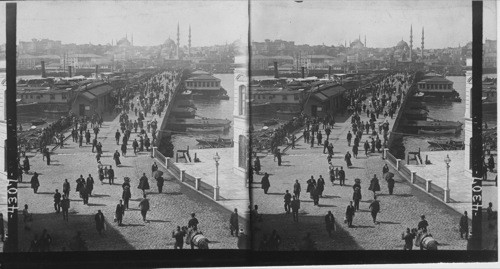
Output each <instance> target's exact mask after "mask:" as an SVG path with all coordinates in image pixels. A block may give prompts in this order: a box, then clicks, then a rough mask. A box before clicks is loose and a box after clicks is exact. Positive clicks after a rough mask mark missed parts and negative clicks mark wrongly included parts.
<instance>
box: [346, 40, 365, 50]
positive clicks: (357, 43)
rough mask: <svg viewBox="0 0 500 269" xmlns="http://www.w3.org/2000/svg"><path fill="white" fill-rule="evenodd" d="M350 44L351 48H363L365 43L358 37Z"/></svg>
mask: <svg viewBox="0 0 500 269" xmlns="http://www.w3.org/2000/svg"><path fill="white" fill-rule="evenodd" d="M350 46H351V48H363V47H364V46H365V45H364V44H363V42H361V41H360V40H359V39H356V40H354V41H353V42H351V45H350Z"/></svg>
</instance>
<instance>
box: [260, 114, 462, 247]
mask: <svg viewBox="0 0 500 269" xmlns="http://www.w3.org/2000/svg"><path fill="white" fill-rule="evenodd" d="M362 114H363V113H362ZM361 116H362V117H361V120H362V121H366V120H367V117H366V113H365V114H364V115H361ZM336 120H337V122H338V123H336V125H335V127H334V128H333V129H332V134H331V135H330V141H331V142H332V143H333V145H334V156H333V159H332V163H333V164H334V165H339V166H343V167H344V170H346V178H347V180H346V184H347V185H345V186H342V187H341V186H339V185H338V182H336V183H337V184H335V186H332V184H331V183H330V181H329V180H328V178H329V173H328V163H327V160H326V157H327V155H326V154H323V153H322V152H323V146H321V147H320V146H316V145H315V146H314V147H313V148H310V145H307V144H304V142H303V139H302V138H301V139H299V142H298V143H297V145H296V148H295V149H288V150H287V151H286V153H285V154H284V155H283V158H282V159H283V163H282V165H281V166H278V165H277V162H274V161H273V157H272V155H267V156H260V157H262V158H261V166H262V171H261V173H263V172H267V173H268V174H269V175H270V183H271V187H270V189H269V192H268V194H267V195H266V194H264V192H263V190H262V189H261V185H260V178H261V177H262V175H260V176H256V179H255V180H254V181H255V183H254V184H252V201H253V204H256V205H258V206H259V213H260V214H262V216H263V222H260V223H258V227H257V228H258V230H257V231H256V232H255V233H254V247H255V248H256V247H258V244H259V242H260V241H261V238H262V236H263V234H268V235H269V234H270V233H271V231H272V229H276V230H277V232H278V234H279V235H280V236H281V238H282V240H283V242H282V245H281V247H280V249H283V250H291V249H297V248H298V244H299V243H300V240H301V239H302V238H303V237H304V236H305V235H306V233H308V232H310V233H311V235H312V238H313V240H315V241H316V244H317V247H318V249H319V250H353V249H365V250H398V249H403V245H404V241H403V240H402V239H401V234H402V233H403V232H404V231H405V230H406V228H407V227H409V228H414V227H415V228H416V226H417V224H418V222H419V221H420V215H422V214H424V215H426V219H427V220H428V222H429V224H430V226H429V231H430V232H431V233H432V234H433V235H434V237H435V238H436V240H437V241H438V242H439V243H440V249H446V250H463V249H465V248H466V245H467V242H466V241H465V240H464V239H461V238H460V234H459V231H458V222H459V219H460V214H459V213H457V212H456V211H455V210H453V209H451V208H450V207H448V206H446V205H444V204H442V203H441V202H438V201H437V200H436V199H435V198H433V197H430V196H429V195H427V194H426V193H424V192H422V191H421V190H419V189H416V188H415V187H413V186H411V184H409V183H408V182H406V181H405V180H403V179H401V178H400V177H399V175H398V174H397V173H396V172H395V171H394V169H392V168H391V172H393V173H394V174H395V177H394V178H395V180H396V185H395V188H394V194H393V195H389V194H388V190H387V184H386V182H385V180H382V178H383V177H382V167H383V165H384V164H385V161H384V160H382V158H381V153H375V154H370V156H369V157H365V156H364V150H360V153H359V156H358V158H357V159H355V158H353V159H352V163H353V167H352V168H351V169H346V166H345V162H344V155H345V153H346V152H347V151H351V148H350V147H348V146H347V139H346V135H347V131H348V130H350V127H351V126H350V118H349V119H338V117H337V116H336ZM391 126H392V123H391ZM367 136H368V135H366V134H365V135H363V138H362V140H361V141H364V140H365V139H367ZM374 174H376V175H377V177H378V178H379V180H380V185H381V192H379V194H378V195H377V198H378V200H379V201H380V204H381V211H380V213H379V215H378V217H377V221H379V222H380V224H374V223H373V221H372V218H371V214H370V212H369V209H368V206H369V204H370V203H371V202H372V199H373V194H372V192H371V191H368V186H369V182H370V179H371V178H372V177H373V175H374ZM311 175H313V176H314V178H315V179H317V178H318V177H319V175H322V176H323V178H325V182H326V185H325V190H324V192H323V198H321V199H320V201H319V206H314V205H313V203H312V200H311V199H310V197H309V193H306V192H305V190H306V187H307V184H306V181H307V179H308V178H310V177H311ZM354 178H360V179H361V187H362V195H363V198H362V200H361V202H360V211H358V212H356V215H355V217H354V221H353V224H354V226H355V228H348V227H347V225H346V224H344V223H343V219H344V216H345V210H346V207H347V205H348V204H349V201H351V199H352V193H353V191H352V185H353V183H354ZM296 179H298V180H299V182H300V184H301V187H302V192H301V194H300V198H301V209H300V210H299V222H298V223H295V222H293V220H292V216H291V214H290V215H287V214H285V211H284V207H283V204H284V203H283V196H284V193H285V190H289V191H290V192H292V191H293V184H294V182H295V180H296ZM329 210H331V211H332V213H333V215H334V216H335V220H336V227H337V231H336V232H335V233H334V235H333V238H329V237H328V233H327V232H326V229H325V222H324V216H325V215H326V214H327V212H328V211H329Z"/></svg>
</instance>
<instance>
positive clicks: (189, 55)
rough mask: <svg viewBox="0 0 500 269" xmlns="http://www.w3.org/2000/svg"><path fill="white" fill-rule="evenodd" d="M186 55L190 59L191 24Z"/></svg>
mask: <svg viewBox="0 0 500 269" xmlns="http://www.w3.org/2000/svg"><path fill="white" fill-rule="evenodd" d="M188 42H189V43H188V55H189V57H191V24H190V25H189V39H188Z"/></svg>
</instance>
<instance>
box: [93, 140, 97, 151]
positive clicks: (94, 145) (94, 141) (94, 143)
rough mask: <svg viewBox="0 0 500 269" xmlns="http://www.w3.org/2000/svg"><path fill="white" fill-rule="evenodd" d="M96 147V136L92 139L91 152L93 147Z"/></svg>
mask: <svg viewBox="0 0 500 269" xmlns="http://www.w3.org/2000/svg"><path fill="white" fill-rule="evenodd" d="M96 147H97V138H94V139H92V153H93V152H94V148H96Z"/></svg>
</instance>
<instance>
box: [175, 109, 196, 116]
mask: <svg viewBox="0 0 500 269" xmlns="http://www.w3.org/2000/svg"><path fill="white" fill-rule="evenodd" d="M170 113H171V115H172V116H173V117H177V118H194V117H195V116H196V109H194V108H192V107H174V108H173V109H172V111H171V112H170Z"/></svg>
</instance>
